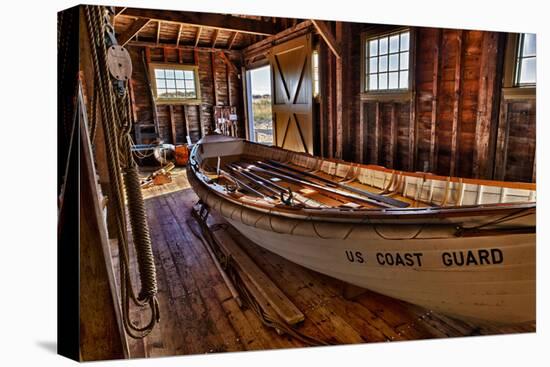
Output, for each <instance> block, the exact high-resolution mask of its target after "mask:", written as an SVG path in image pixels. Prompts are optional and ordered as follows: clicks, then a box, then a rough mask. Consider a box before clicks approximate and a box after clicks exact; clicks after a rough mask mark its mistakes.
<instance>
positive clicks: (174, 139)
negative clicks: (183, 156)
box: [168, 105, 177, 145]
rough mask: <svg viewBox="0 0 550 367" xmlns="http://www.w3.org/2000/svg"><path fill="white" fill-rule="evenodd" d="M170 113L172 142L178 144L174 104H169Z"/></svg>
mask: <svg viewBox="0 0 550 367" xmlns="http://www.w3.org/2000/svg"><path fill="white" fill-rule="evenodd" d="M168 115H169V117H170V131H171V133H172V144H174V145H176V136H177V135H176V121H175V116H174V106H173V105H169V106H168Z"/></svg>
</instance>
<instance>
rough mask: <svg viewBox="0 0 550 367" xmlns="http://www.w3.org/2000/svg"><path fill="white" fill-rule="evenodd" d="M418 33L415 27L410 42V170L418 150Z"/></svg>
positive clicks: (408, 163) (413, 168)
mask: <svg viewBox="0 0 550 367" xmlns="http://www.w3.org/2000/svg"><path fill="white" fill-rule="evenodd" d="M416 34H417V31H416V30H415V29H413V30H412V32H411V37H410V39H411V42H410V48H411V50H412V52H411V53H410V55H411V57H412V60H411V72H412V78H411V85H410V88H411V91H412V96H411V100H410V102H409V152H408V153H409V154H408V155H409V159H408V162H407V168H408V170H409V171H410V172H414V171H415V168H416V167H415V165H416V156H417V152H418V133H417V131H418V121H417V118H418V115H417V113H416V109H417V92H416V78H417V71H416Z"/></svg>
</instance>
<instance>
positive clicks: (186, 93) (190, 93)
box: [185, 90, 197, 98]
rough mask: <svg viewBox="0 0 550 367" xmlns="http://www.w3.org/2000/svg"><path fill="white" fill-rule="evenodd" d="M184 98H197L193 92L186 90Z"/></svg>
mask: <svg viewBox="0 0 550 367" xmlns="http://www.w3.org/2000/svg"><path fill="white" fill-rule="evenodd" d="M185 97H186V98H197V95H196V94H195V91H194V90H187V91H186V92H185Z"/></svg>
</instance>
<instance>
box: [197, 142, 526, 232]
mask: <svg viewBox="0 0 550 367" xmlns="http://www.w3.org/2000/svg"><path fill="white" fill-rule="evenodd" d="M245 142H247V141H245ZM254 144H257V143H254ZM198 146H200V142H199V143H197V144H195V146H194V147H193V148H192V150H191V154H190V157H189V158H190V163H189V165H188V167H190V170H191V171H192V173H193V176H194V177H195V178H196V179H197V181H199V183H200V184H201V185H203V186H204V188H205V189H206V190H207V191H208V192H210V193H214V194H215V195H216V196H218V197H219V198H220V199H223V200H226V201H228V202H231V203H232V204H235V205H237V206H241V207H246V208H248V209H250V210H254V211H259V212H263V213H267V214H270V215H276V216H282V217H287V218H292V219H300V220H316V221H329V222H339V221H344V220H350V219H356V220H357V219H359V220H361V221H362V222H364V221H365V220H367V221H368V220H370V219H385V220H389V219H401V220H403V219H405V220H406V219H422V218H427V217H428V218H438V219H439V218H456V217H466V216H468V217H472V216H486V215H506V214H513V213H514V212H517V213H518V214H519V213H522V212H523V213H524V214H531V213H532V214H535V213H536V202H520V203H494V204H480V205H468V206H465V205H462V206H449V207H414V208H411V207H407V208H339V207H334V208H324V207H319V208H315V207H302V208H296V207H289V208H285V207H283V206H278V205H273V204H269V203H267V202H262V205H260V204H258V202H260V201H258V202H253V201H247V202H245V201H243V200H238V199H236V198H234V197H232V196H231V195H228V194H225V193H223V192H221V191H219V190H216V189H215V188H214V187H213V186H212V185H211V184H209V183H208V182H206V181H205V180H204V179H203V178H201V177H199V175H198V174H197V166H198V164H197V161H196V160H195V155H196V153H197V149H198ZM283 150H284V149H283ZM284 151H286V150H284ZM291 153H294V152H291ZM309 157H314V156H309ZM314 158H315V157H314ZM348 164H349V162H348ZM389 172H391V170H389ZM200 174H201V175H202V176H203V177H207V176H206V175H205V174H204V173H202V172H200ZM489 182H493V181H489ZM264 203H265V204H264ZM366 223H368V222H366ZM403 224H411V223H410V222H405V223H403Z"/></svg>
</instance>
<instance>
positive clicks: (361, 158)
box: [357, 100, 366, 163]
mask: <svg viewBox="0 0 550 367" xmlns="http://www.w3.org/2000/svg"><path fill="white" fill-rule="evenodd" d="M365 130H366V129H365V108H364V102H363V101H361V100H359V144H358V145H359V147H358V149H357V151H358V154H357V162H359V163H363V162H364V156H365V151H364V149H365Z"/></svg>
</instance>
